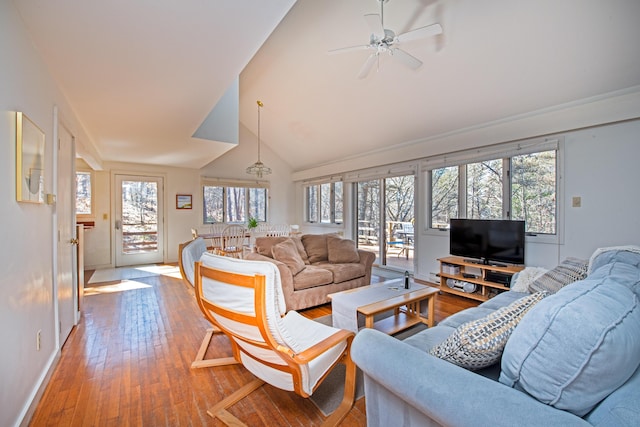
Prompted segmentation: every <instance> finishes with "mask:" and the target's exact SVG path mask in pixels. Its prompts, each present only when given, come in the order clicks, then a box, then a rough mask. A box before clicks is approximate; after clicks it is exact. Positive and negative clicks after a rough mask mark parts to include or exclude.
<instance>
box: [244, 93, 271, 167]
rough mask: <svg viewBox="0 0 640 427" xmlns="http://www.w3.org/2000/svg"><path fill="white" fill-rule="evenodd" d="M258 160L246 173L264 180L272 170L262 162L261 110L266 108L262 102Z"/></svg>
mask: <svg viewBox="0 0 640 427" xmlns="http://www.w3.org/2000/svg"><path fill="white" fill-rule="evenodd" d="M257 104H258V160H257V161H256V162H255V163H254V164H252V165H251V166H249V167H248V168H247V170H246V172H247V173H248V174H249V175H255V176H257V177H258V178H262V177H263V176H264V175H269V174H270V173H271V168H270V167H268V166H266V165H265V164H264V163H262V162H261V161H260V108H262V107H263V106H264V104H263V103H262V101H260V100H258V101H257Z"/></svg>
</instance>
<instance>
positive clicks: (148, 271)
mask: <svg viewBox="0 0 640 427" xmlns="http://www.w3.org/2000/svg"><path fill="white" fill-rule="evenodd" d="M161 275H164V276H171V277H174V278H177V279H179V278H180V269H179V268H178V267H177V266H175V265H164V264H162V265H155V264H153V265H138V266H135V267H116V268H105V269H101V270H96V271H94V272H93V275H92V276H91V279H89V282H88V283H89V284H90V285H91V284H95V283H102V282H115V281H118V280H131V279H140V278H143V277H152V276H161Z"/></svg>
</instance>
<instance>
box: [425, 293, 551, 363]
mask: <svg viewBox="0 0 640 427" xmlns="http://www.w3.org/2000/svg"><path fill="white" fill-rule="evenodd" d="M545 296H546V293H545V292H536V293H534V294H531V295H527V296H526V297H523V298H520V299H518V300H516V301H514V302H512V303H511V304H509V305H507V306H506V307H502V308H499V309H497V310H496V311H494V312H493V313H491V314H489V315H487V316H485V317H483V318H481V319H477V320H472V321H470V322H467V323H463V324H462V325H460V326H458V327H457V328H456V330H455V331H454V332H453V333H452V334H451V335H449V337H448V338H447V339H446V340H444V341H443V342H441V343H440V344H438V345H437V346H435V347H433V348H432V349H431V350H430V351H429V354H431V355H432V356H436V357H439V358H440V359H443V360H446V361H447V362H451V363H453V364H456V365H458V366H461V367H463V368H466V369H481V368H485V367H487V366H490V365H493V364H494V363H497V362H498V361H499V360H500V357H501V356H502V351H503V350H504V347H505V345H506V343H507V340H508V339H509V336H510V335H511V332H513V330H514V329H515V327H516V326H517V325H518V322H519V321H520V319H522V317H523V316H524V315H525V313H526V312H527V311H529V309H530V308H531V307H533V306H534V305H535V304H536V303H537V302H538V301H540V300H542V298H544V297H545Z"/></svg>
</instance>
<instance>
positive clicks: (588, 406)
mask: <svg viewBox="0 0 640 427" xmlns="http://www.w3.org/2000/svg"><path fill="white" fill-rule="evenodd" d="M602 269H605V272H607V271H610V272H611V274H599V273H600V272H601V270H602ZM612 277H616V279H612ZM637 280H638V271H637V269H633V268H630V267H629V265H625V264H622V263H614V264H612V265H605V266H603V267H601V268H600V269H598V270H596V271H595V272H594V273H593V274H591V275H590V276H589V277H588V278H587V279H586V280H584V281H582V282H581V283H580V284H579V285H577V286H575V285H569V286H567V287H565V288H564V289H562V291H561V292H558V293H556V294H555V295H551V296H549V297H548V298H545V299H544V300H543V301H541V302H540V303H539V304H538V305H536V306H535V307H534V308H533V309H532V310H531V311H530V312H529V313H528V314H527V315H526V316H525V318H524V319H522V322H520V324H519V325H518V327H517V328H516V330H515V331H514V332H513V335H512V336H511V338H510V339H509V341H508V342H507V345H506V347H505V350H504V356H503V358H502V366H501V367H502V371H501V373H500V382H501V383H503V384H505V385H507V386H509V387H513V388H515V389H517V390H520V391H524V392H526V393H528V394H529V395H531V396H532V397H533V398H535V399H537V400H538V401H540V402H542V403H545V404H547V405H550V406H553V407H555V408H557V409H561V410H565V411H569V412H571V413H573V414H575V415H577V416H579V417H582V416H583V415H585V414H587V413H589V412H590V411H591V410H592V409H593V408H594V407H595V406H596V405H598V404H599V402H601V401H602V400H603V399H604V398H606V397H607V396H608V395H609V394H611V393H612V392H613V391H614V390H617V389H618V388H619V387H620V386H621V385H622V384H624V383H625V382H626V381H627V380H628V379H629V378H630V377H631V376H632V375H633V373H634V372H635V371H636V370H637V369H638V365H639V363H640V340H639V339H638V331H640V301H639V298H638V296H637V295H636V294H634V293H633V291H632V290H631V289H630V288H629V286H630V285H631V284H633V283H637Z"/></svg>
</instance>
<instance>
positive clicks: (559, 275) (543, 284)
mask: <svg viewBox="0 0 640 427" xmlns="http://www.w3.org/2000/svg"><path fill="white" fill-rule="evenodd" d="M587 267H588V261H587V260H584V259H578V258H567V259H565V260H564V261H562V262H561V263H560V264H559V265H558V266H557V267H556V268H554V269H552V270H549V271H547V272H546V273H544V274H543V275H542V276H540V277H538V278H537V279H536V280H534V281H533V282H532V283H531V284H530V285H529V292H532V293H533V292H539V291H547V292H549V293H550V294H555V293H556V292H558V291H559V290H560V289H562V288H563V287H564V286H566V285H568V284H569V283H573V282H577V281H578V280H582V279H584V278H585V277H587Z"/></svg>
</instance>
